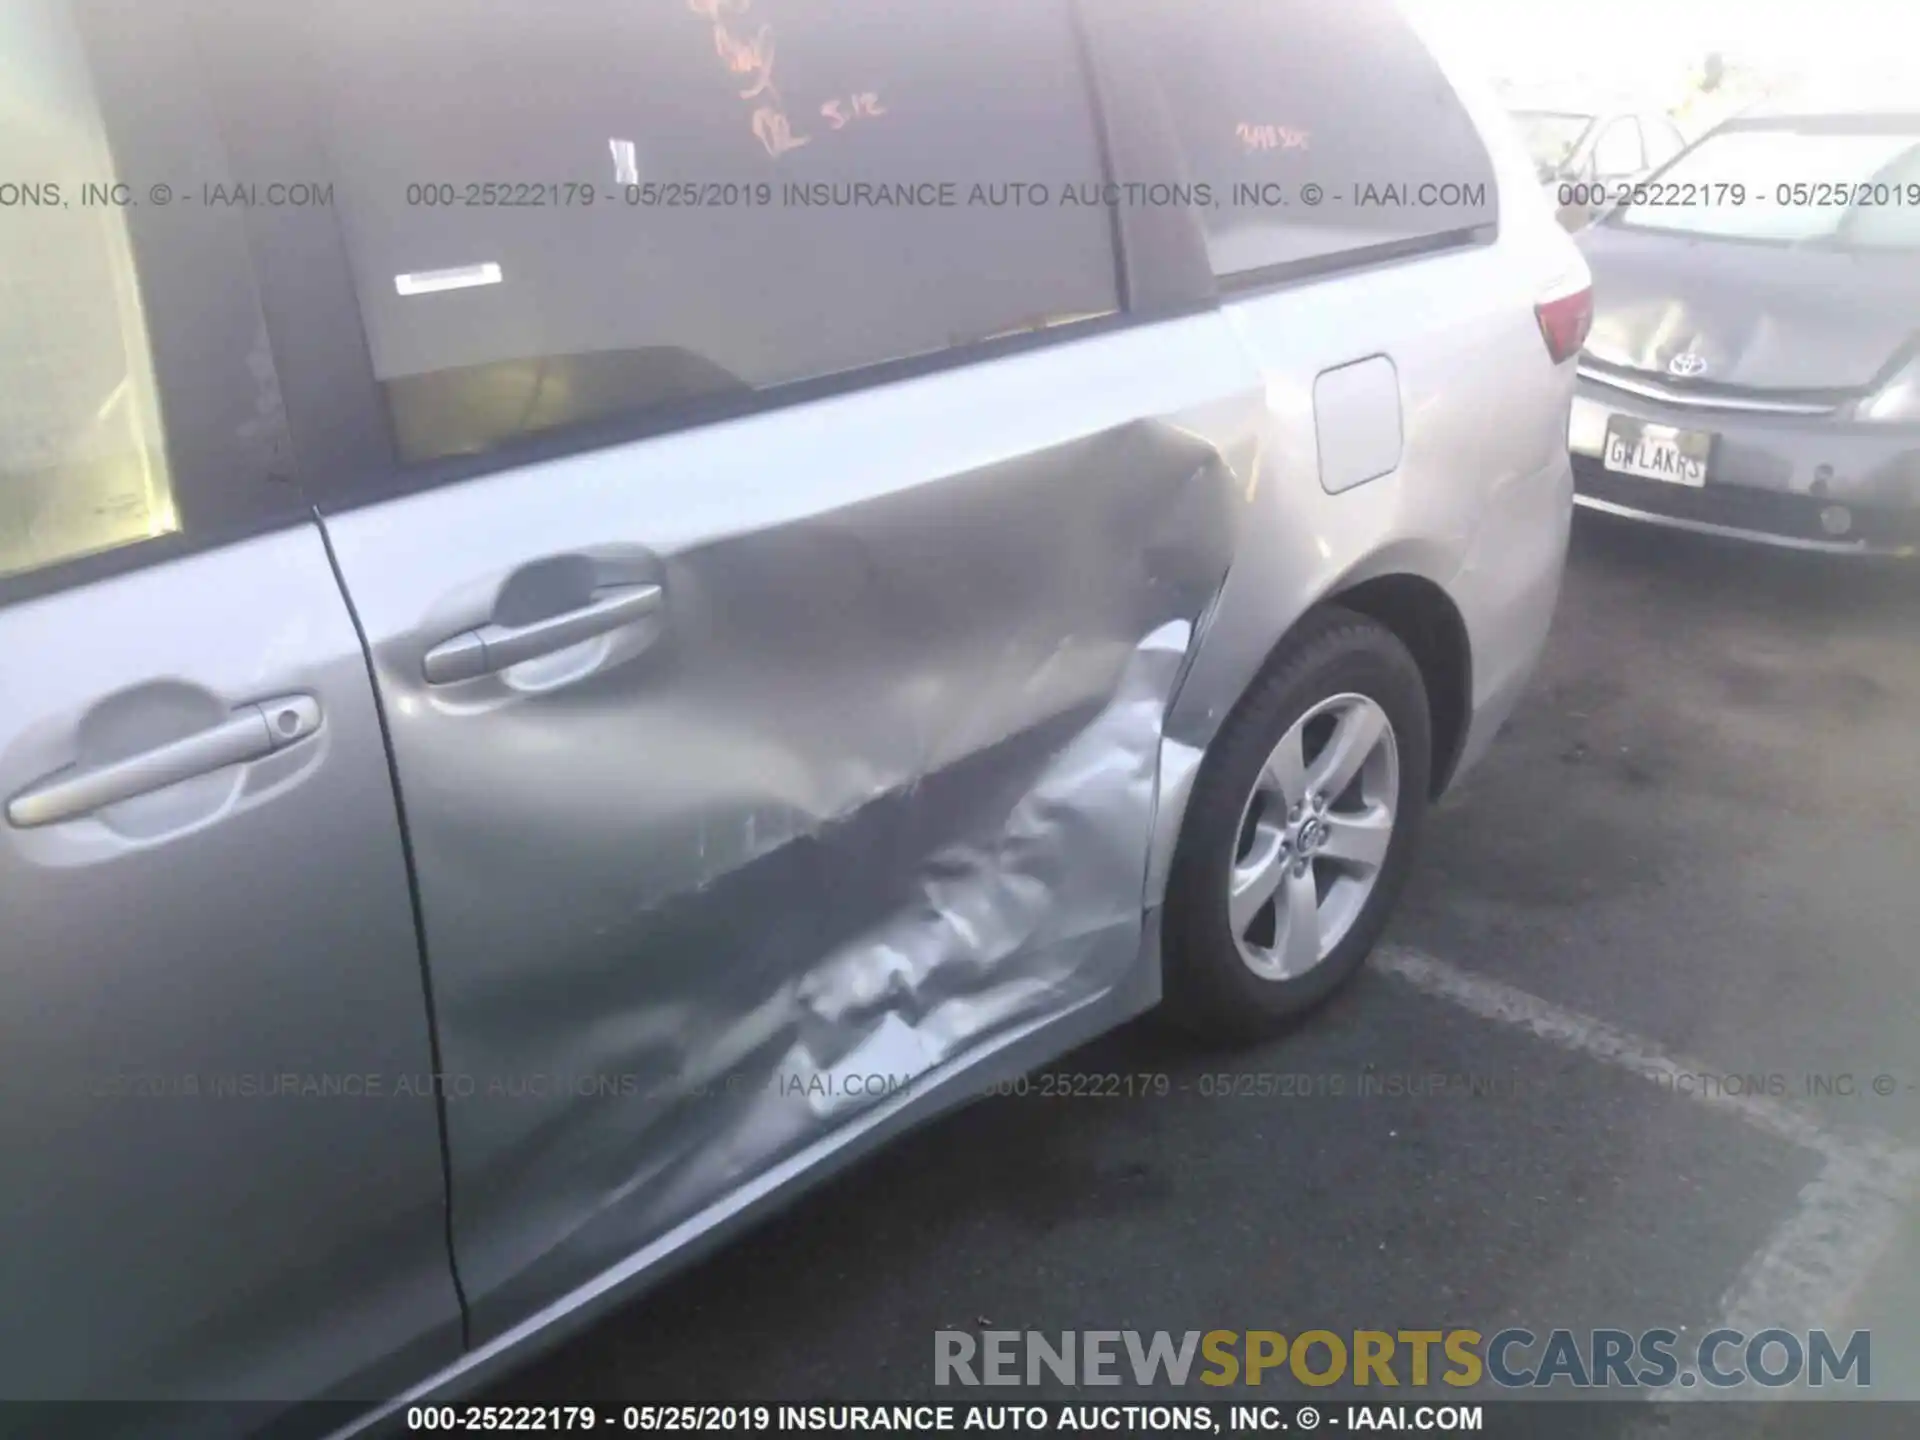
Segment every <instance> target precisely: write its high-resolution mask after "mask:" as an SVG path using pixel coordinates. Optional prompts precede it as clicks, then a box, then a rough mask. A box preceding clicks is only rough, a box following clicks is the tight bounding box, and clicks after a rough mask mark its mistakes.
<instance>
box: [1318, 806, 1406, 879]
mask: <svg viewBox="0 0 1920 1440" xmlns="http://www.w3.org/2000/svg"><path fill="white" fill-rule="evenodd" d="M1324 819H1325V820H1326V824H1327V838H1326V839H1325V840H1324V841H1323V842H1322V843H1321V846H1320V853H1321V854H1322V855H1324V856H1325V857H1326V858H1327V859H1329V860H1332V861H1335V862H1337V863H1338V864H1340V865H1342V866H1344V867H1345V868H1347V869H1349V870H1353V871H1357V872H1358V873H1360V874H1362V875H1370V874H1372V873H1373V872H1374V871H1375V870H1378V869H1379V868H1380V866H1381V864H1382V863H1383V862H1384V861H1385V860H1386V858H1387V845H1388V842H1390V841H1391V840H1392V839H1393V812H1392V811H1390V810H1389V809H1387V807H1386V806H1385V805H1370V806H1368V807H1367V809H1366V810H1365V811H1363V812H1362V813H1360V814H1358V815H1349V814H1339V813H1336V812H1333V811H1329V812H1328V813H1327V815H1326V816H1325V817H1324Z"/></svg>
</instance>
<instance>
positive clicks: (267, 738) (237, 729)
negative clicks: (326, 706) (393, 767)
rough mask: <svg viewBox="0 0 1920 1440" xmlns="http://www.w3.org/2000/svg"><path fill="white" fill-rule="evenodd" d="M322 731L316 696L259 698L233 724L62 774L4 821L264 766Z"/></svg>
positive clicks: (21, 824) (36, 819)
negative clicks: (244, 767) (254, 764)
mask: <svg viewBox="0 0 1920 1440" xmlns="http://www.w3.org/2000/svg"><path fill="white" fill-rule="evenodd" d="M319 728H320V702H319V701H317V700H315V699H314V698H313V697H312V696H311V695H288V696H284V697H282V698H281V699H278V700H262V701H260V702H258V703H257V704H253V705H244V706H242V707H241V708H240V709H238V710H236V711H234V713H233V716H232V718H231V719H228V720H223V721H222V722H221V723H220V724H218V725H215V726H213V727H212V728H211V729H207V730H200V731H197V732H195V733H194V734H192V735H189V736H187V737H186V738H185V739H182V740H172V741H169V742H168V743H167V744H165V745H157V746H155V747H154V748H153V749H151V750H143V751H142V752H141V753H140V754H138V755H131V756H129V757H127V758H126V759H125V760H115V761H113V762H111V763H110V764H106V765H100V766H96V767H95V768H93V769H91V770H83V771H81V772H80V773H79V774H77V775H75V774H68V773H64V772H63V773H62V774H60V775H58V776H55V777H52V778H50V779H47V780H43V781H41V782H40V783H39V784H38V785H34V786H31V787H30V788H28V789H26V790H22V791H21V792H20V793H19V794H18V795H16V796H14V797H13V799H11V800H9V801H8V802H7V821H8V823H9V824H11V825H13V826H14V827H15V828H16V829H19V830H31V829H34V828H35V827H37V826H41V825H57V824H59V823H60V822H61V821H62V820H75V819H78V818H79V817H80V816H82V815H86V814H90V813H91V812H92V811H95V810H100V809H104V808H105V807H106V806H108V805H117V804H118V803H119V802H120V801H122V800H131V799H133V798H134V797H135V796H136V795H145V794H148V793H149V792H151V791H154V790H163V789H165V788H166V787H167V786H169V785H177V784H179V783H180V782H181V781H182V780H191V779H193V778H194V777H195V776H196V775H206V774H209V773H211V772H213V771H215V770H224V769H226V768H227V766H229V765H245V764H247V763H248V762H249V761H252V760H263V759H265V758H266V757H267V756H269V755H271V754H272V753H273V752H274V751H276V750H283V749H285V748H286V747H287V746H288V745H291V744H292V743H293V742H294V741H296V740H304V739H305V738H306V737H307V736H309V735H311V734H313V732H314V731H316V730H318V729H319Z"/></svg>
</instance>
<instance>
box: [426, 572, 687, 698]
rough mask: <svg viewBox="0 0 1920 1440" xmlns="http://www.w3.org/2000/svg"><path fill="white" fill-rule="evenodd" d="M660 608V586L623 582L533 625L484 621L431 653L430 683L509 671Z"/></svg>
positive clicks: (650, 613) (429, 654) (434, 683)
mask: <svg viewBox="0 0 1920 1440" xmlns="http://www.w3.org/2000/svg"><path fill="white" fill-rule="evenodd" d="M659 609H660V587H659V586H658V585H620V586H614V587H610V588H608V589H605V590H602V591H601V592H600V593H599V594H597V595H595V596H594V597H593V599H591V600H589V601H588V602H587V603H586V604H585V605H582V606H581V607H580V608H579V609H578V610H569V611H567V612H566V613H564V614H561V615H555V616H552V617H551V618H549V619H546V620H535V621H534V622H533V623H532V624H530V625H483V626H481V627H480V628H479V629H478V630H467V631H464V632H462V633H461V634H459V635H455V636H454V637H453V638H452V639H451V640H446V641H443V642H441V643H440V644H438V645H436V646H434V647H433V648H432V649H431V650H429V651H427V655H426V663H425V667H424V668H425V670H426V676H427V683H428V684H429V685H451V684H452V683H454V682H455V681H456V680H472V679H474V678H476V677H477V676H481V675H486V674H490V673H491V672H493V671H495V670H504V669H506V668H507V667H508V666H509V665H518V664H519V663H520V662H521V661H523V660H533V659H536V658H538V657H539V656H542V655H551V654H552V653H553V652H554V651H556V650H564V649H566V648H567V647H568V646H569V645H578V644H579V643H580V642H581V641H582V640H591V639H593V637H594V636H596V635H604V634H606V633H607V632H608V631H609V630H618V629H619V628H620V627H621V626H622V625H631V624H633V622H634V621H636V620H644V619H645V618H646V617H647V616H649V615H652V614H654V613H655V612H657V611H658V610H659Z"/></svg>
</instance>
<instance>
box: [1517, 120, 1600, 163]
mask: <svg viewBox="0 0 1920 1440" xmlns="http://www.w3.org/2000/svg"><path fill="white" fill-rule="evenodd" d="M1513 118H1514V123H1515V124H1517V125H1518V126H1519V127H1520V136H1521V138H1522V139H1523V140H1524V141H1525V142H1526V146H1527V153H1528V154H1530V155H1531V156H1533V163H1534V164H1535V165H1537V166H1539V167H1540V171H1541V173H1542V174H1551V173H1552V172H1553V171H1555V170H1558V169H1559V168H1560V167H1561V166H1562V165H1564V164H1566V163H1567V160H1568V158H1569V157H1570V156H1571V155H1572V154H1573V152H1574V147H1576V146H1577V145H1579V143H1580V137H1581V136H1582V135H1585V134H1586V133H1587V130H1588V128H1589V127H1591V126H1592V124H1593V116H1591V115H1575V114H1572V113H1563V112H1559V111H1549V110H1516V111H1514V113H1513Z"/></svg>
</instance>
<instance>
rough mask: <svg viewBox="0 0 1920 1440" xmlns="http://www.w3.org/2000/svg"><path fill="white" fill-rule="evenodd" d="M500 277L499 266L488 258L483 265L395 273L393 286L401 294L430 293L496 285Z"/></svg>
mask: <svg viewBox="0 0 1920 1440" xmlns="http://www.w3.org/2000/svg"><path fill="white" fill-rule="evenodd" d="M501 278H502V277H501V274H500V267H499V266H498V265H496V264H494V263H493V262H492V261H491V260H489V261H488V262H487V263H486V264H484V265H456V266H454V267H453V268H452V269H450V270H416V271H414V273H413V274H411V275H396V276H394V277H393V288H394V289H396V290H398V291H399V292H400V293H401V294H402V295H431V294H433V293H434V292H435V291H436V290H467V289H470V288H472V287H473V286H475V285H498V284H499V283H500V281H501Z"/></svg>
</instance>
